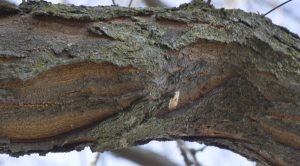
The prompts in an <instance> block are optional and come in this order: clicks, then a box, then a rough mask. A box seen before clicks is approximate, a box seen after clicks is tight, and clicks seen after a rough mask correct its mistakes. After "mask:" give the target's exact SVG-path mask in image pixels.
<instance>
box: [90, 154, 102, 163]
mask: <svg viewBox="0 0 300 166" xmlns="http://www.w3.org/2000/svg"><path fill="white" fill-rule="evenodd" d="M99 159H100V153H99V152H97V153H96V156H95V160H94V161H93V162H92V163H91V166H96V165H97V162H98V161H99Z"/></svg>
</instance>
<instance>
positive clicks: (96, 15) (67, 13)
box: [21, 2, 153, 21]
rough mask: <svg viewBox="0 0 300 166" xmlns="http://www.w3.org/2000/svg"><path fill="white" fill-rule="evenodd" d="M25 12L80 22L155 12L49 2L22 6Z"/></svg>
mask: <svg viewBox="0 0 300 166" xmlns="http://www.w3.org/2000/svg"><path fill="white" fill-rule="evenodd" d="M21 9H23V11H29V12H30V13H32V15H33V16H37V17H56V18H62V19H70V20H80V21H96V20H110V19H113V18H118V17H130V16H136V15H141V16H143V15H151V14H153V11H151V10H143V9H137V8H125V7H117V6H111V7H109V6H97V7H86V6H74V5H65V4H56V5H53V4H51V3H48V2H30V3H26V4H25V5H23V6H21Z"/></svg>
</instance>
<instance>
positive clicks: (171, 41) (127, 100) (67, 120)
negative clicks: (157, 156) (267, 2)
mask: <svg viewBox="0 0 300 166" xmlns="http://www.w3.org/2000/svg"><path fill="white" fill-rule="evenodd" d="M12 10H13V12H12V11H11V10H8V9H7V10H1V12H0V13H1V17H0V152H1V153H7V154H10V155H13V156H18V155H23V154H30V153H39V154H45V153H47V152H58V151H70V150H73V149H76V150H81V149H82V148H84V147H85V146H89V147H91V149H92V150H93V151H105V150H113V149H116V148H124V147H128V146H133V145H140V144H143V143H146V142H148V141H150V140H172V139H177V138H180V139H184V140H190V141H197V142H201V143H205V144H208V145H215V146H219V147H222V148H227V149H230V150H233V151H235V152H237V153H239V154H242V155H244V156H246V157H247V158H249V159H251V160H256V161H258V162H260V163H262V164H263V165H280V166H285V165H287V166H292V165H294V166H296V165H297V164H299V162H300V153H299V150H300V133H299V131H300V126H299V124H300V109H299V106H300V77H299V76H300V74H299V73H300V44H299V41H300V39H299V37H298V36H297V35H295V34H292V33H291V32H289V31H288V30H286V29H285V28H282V27H279V26H276V25H274V24H272V23H271V21H270V20H269V19H267V18H264V17H262V16H260V15H258V14H254V13H245V12H243V11H241V10H224V9H220V10H216V9H214V8H213V7H211V6H209V5H205V4H203V3H201V2H197V3H195V4H193V5H191V4H189V5H182V6H180V7H179V8H173V9H163V8H148V9H135V8H123V7H117V6H112V7H84V6H80V7H77V6H67V5H52V4H49V3H46V2H42V3H35V2H29V3H26V4H22V5H21V6H19V7H18V9H17V10H16V9H12Z"/></svg>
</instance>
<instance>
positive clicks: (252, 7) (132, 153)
mask: <svg viewBox="0 0 300 166" xmlns="http://www.w3.org/2000/svg"><path fill="white" fill-rule="evenodd" d="M21 1H22V0H10V2H13V3H15V4H20V3H21ZM48 1H49V2H52V3H65V4H75V5H86V6H98V5H112V4H113V3H115V4H117V5H119V6H128V4H130V3H131V7H147V6H163V7H168V8H171V7H177V6H179V5H180V4H183V3H188V2H190V0H132V2H131V0H96V1H95V0H48ZM285 1H286V0H212V2H211V3H212V4H213V5H214V6H215V7H216V8H226V9H233V8H239V9H242V10H244V11H247V12H254V13H258V14H264V13H266V12H268V11H269V10H271V9H273V8H274V7H276V6H278V5H279V4H281V3H283V2H285ZM299 9H300V0H293V1H291V2H289V3H287V4H285V5H284V6H282V7H280V8H278V9H276V10H275V11H273V12H272V13H270V14H268V15H267V17H268V18H270V19H271V20H272V21H273V23H275V24H277V25H280V26H284V27H286V28H287V29H289V30H290V31H291V32H294V33H296V34H298V35H300V12H299ZM156 161H157V163H156V165H154V164H151V162H156ZM160 161H163V162H160ZM149 163H150V164H149ZM147 164H148V165H153V166H157V165H158V164H161V165H162V164H165V165H166V164H169V165H194V166H200V165H203V166H254V165H256V163H255V162H253V161H249V160H247V159H246V158H244V157H243V156H241V155H239V154H236V153H234V152H231V151H229V150H225V149H220V148H217V147H213V146H205V145H203V144H198V143H193V142H183V141H169V142H158V141H151V142H150V143H148V144H145V145H142V146H139V147H137V148H129V149H125V150H117V151H113V152H104V153H101V154H99V153H92V152H91V150H90V149H89V148H85V149H84V150H83V151H81V152H76V151H72V152H69V153H49V154H47V155H46V156H38V155H37V154H33V155H30V156H28V155H26V156H23V157H19V158H13V157H9V156H8V155H5V154H0V166H20V165H22V166H41V165H42V166H48V165H49V166H100V165H101V166H119V165H121V166H136V165H147Z"/></svg>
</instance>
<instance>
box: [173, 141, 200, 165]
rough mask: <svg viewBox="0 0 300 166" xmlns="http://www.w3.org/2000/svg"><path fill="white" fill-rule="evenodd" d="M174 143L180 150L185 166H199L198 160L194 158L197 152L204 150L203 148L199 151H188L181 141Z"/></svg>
mask: <svg viewBox="0 0 300 166" xmlns="http://www.w3.org/2000/svg"><path fill="white" fill-rule="evenodd" d="M176 142H177V145H178V147H179V149H180V152H181V155H182V157H183V159H184V162H185V165H186V166H201V164H200V162H199V161H198V159H197V157H196V153H197V152H198V151H203V150H204V149H205V147H204V148H201V149H199V150H194V149H189V148H188V147H187V146H186V145H185V142H184V141H182V140H177V141H176Z"/></svg>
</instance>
